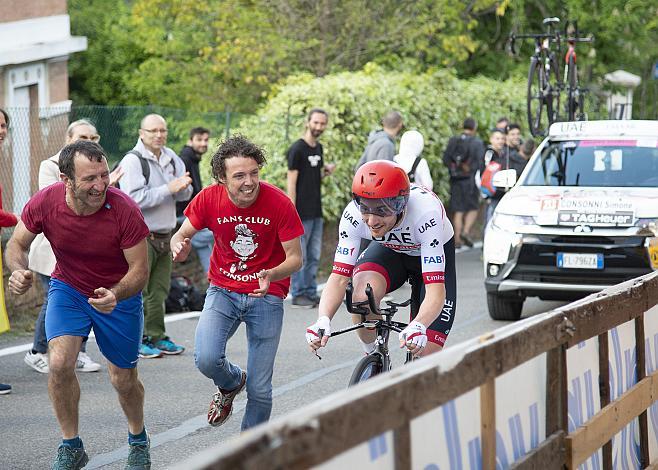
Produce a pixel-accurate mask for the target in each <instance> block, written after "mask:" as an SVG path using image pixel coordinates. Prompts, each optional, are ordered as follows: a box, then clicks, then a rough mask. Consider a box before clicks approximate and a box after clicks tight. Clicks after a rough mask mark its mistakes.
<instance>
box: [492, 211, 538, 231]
mask: <svg viewBox="0 0 658 470" xmlns="http://www.w3.org/2000/svg"><path fill="white" fill-rule="evenodd" d="M534 224H535V218H534V217H532V216H529V215H511V214H503V213H499V212H495V213H494V215H493V217H492V219H491V225H492V227H493V228H497V229H499V230H505V231H506V232H516V231H517V230H518V228H519V227H522V226H524V225H534Z"/></svg>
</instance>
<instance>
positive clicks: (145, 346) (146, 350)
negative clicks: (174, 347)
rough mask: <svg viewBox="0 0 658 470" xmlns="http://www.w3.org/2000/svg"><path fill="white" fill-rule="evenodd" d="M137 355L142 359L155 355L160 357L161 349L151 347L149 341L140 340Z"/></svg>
mask: <svg viewBox="0 0 658 470" xmlns="http://www.w3.org/2000/svg"><path fill="white" fill-rule="evenodd" d="M139 357H142V358H144V359H155V358H156V357H162V351H160V350H159V349H158V348H155V347H153V345H152V344H151V343H147V342H144V341H142V343H141V344H140V345H139Z"/></svg>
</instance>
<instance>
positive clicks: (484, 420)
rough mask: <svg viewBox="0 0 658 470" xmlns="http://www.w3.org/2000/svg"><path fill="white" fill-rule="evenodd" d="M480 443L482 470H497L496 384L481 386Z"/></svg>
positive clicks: (488, 382) (489, 383)
mask: <svg viewBox="0 0 658 470" xmlns="http://www.w3.org/2000/svg"><path fill="white" fill-rule="evenodd" d="M480 441H481V442H482V470H496V382H495V380H494V379H492V380H488V381H487V382H485V383H484V384H482V385H481V386H480Z"/></svg>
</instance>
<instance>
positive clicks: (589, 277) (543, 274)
mask: <svg viewBox="0 0 658 470" xmlns="http://www.w3.org/2000/svg"><path fill="white" fill-rule="evenodd" d="M558 252H562V253H602V254H603V267H604V268H603V269H559V268H558V267H557V253H558ZM649 272H651V266H650V265H649V259H648V257H647V252H646V248H644V237H604V236H582V235H574V236H571V235H540V236H538V237H534V238H533V239H532V240H531V241H527V240H524V244H523V246H522V247H521V251H520V253H519V257H518V261H517V264H516V266H515V267H514V269H513V270H512V272H511V273H510V275H509V276H508V277H507V278H508V279H515V280H519V281H527V282H547V283H565V284H577V283H580V284H594V285H611V284H618V283H620V282H623V281H626V280H628V279H632V278H634V277H637V276H642V275H643V274H646V273H649Z"/></svg>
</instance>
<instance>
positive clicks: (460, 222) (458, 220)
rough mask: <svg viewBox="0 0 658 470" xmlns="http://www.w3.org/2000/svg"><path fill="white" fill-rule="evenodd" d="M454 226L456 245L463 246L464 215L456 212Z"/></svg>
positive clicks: (453, 217)
mask: <svg viewBox="0 0 658 470" xmlns="http://www.w3.org/2000/svg"><path fill="white" fill-rule="evenodd" d="M452 224H453V226H454V227H453V228H454V229H455V245H458V246H459V245H461V244H462V233H463V232H462V229H463V228H464V213H463V212H455V213H454V214H453V216H452Z"/></svg>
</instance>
